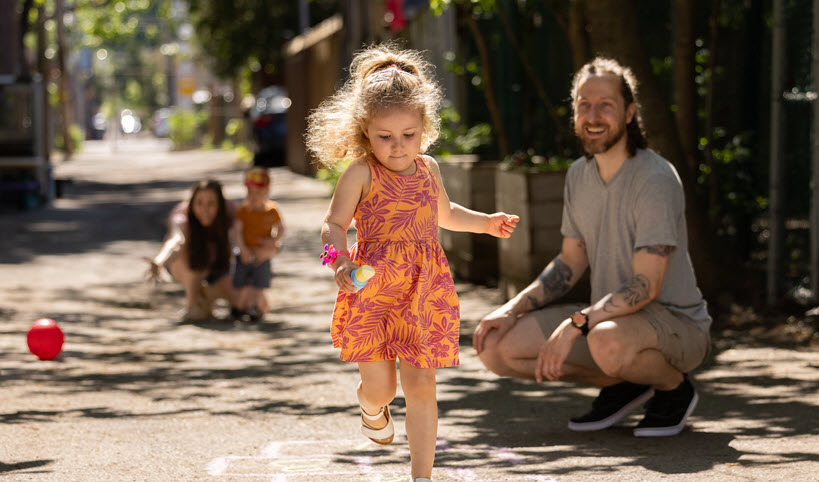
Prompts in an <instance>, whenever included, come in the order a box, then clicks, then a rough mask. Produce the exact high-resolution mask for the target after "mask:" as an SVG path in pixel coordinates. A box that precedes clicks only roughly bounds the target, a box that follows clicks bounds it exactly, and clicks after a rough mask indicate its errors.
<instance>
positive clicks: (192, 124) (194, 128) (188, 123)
mask: <svg viewBox="0 0 819 482" xmlns="http://www.w3.org/2000/svg"><path fill="white" fill-rule="evenodd" d="M206 115H207V114H205V113H199V112H194V111H190V110H176V111H174V112H173V113H172V114H171V115H170V117H168V127H169V132H168V137H170V139H171V141H172V142H173V145H174V147H175V148H177V149H184V148H190V147H193V146H195V145H196V142H197V137H198V134H199V131H200V126H201V125H202V123H203V122H204V121H205V118H206Z"/></svg>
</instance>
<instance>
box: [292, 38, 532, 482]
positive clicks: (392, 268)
mask: <svg viewBox="0 0 819 482" xmlns="http://www.w3.org/2000/svg"><path fill="white" fill-rule="evenodd" d="M427 70H428V64H427V63H426V62H425V61H424V60H423V58H422V57H421V56H420V54H419V53H418V52H415V51H410V50H399V49H397V48H395V47H394V46H393V45H380V46H373V47H370V48H368V49H366V50H364V51H362V52H359V53H358V54H357V55H356V56H355V58H354V59H353V62H352V65H351V66H350V77H351V78H350V80H349V81H348V82H347V83H346V84H345V86H344V87H342V88H341V89H340V90H339V91H338V92H337V93H336V94H335V95H334V96H333V97H331V98H330V99H328V100H327V101H325V102H324V103H323V104H321V105H320V106H319V108H318V109H317V110H316V111H315V112H313V113H312V114H311V115H310V117H309V119H308V132H307V144H308V146H309V148H310V149H311V151H312V152H313V153H314V154H315V155H316V157H317V159H318V161H319V162H320V163H322V164H323V165H325V166H331V165H333V164H334V162H336V161H337V160H339V159H352V161H351V163H350V165H349V166H348V167H347V168H346V169H345V170H344V172H343V173H342V175H341V177H340V178H339V180H338V184H337V185H336V190H335V193H334V195H333V199H332V201H331V202H330V207H329V209H328V210H327V215H326V218H325V220H324V224H323V226H322V232H321V238H322V241H323V242H324V243H326V244H328V245H332V246H333V247H334V248H335V249H336V250H337V251H338V253H339V254H338V257H337V258H336V259H335V260H332V259H330V260H329V261H330V262H329V263H328V264H329V266H330V267H331V268H332V269H333V271H334V272H335V280H336V284H337V285H338V287H339V290H340V291H339V294H338V298H337V300H336V306H335V311H334V313H333V323H332V329H331V332H332V337H333V345H334V346H335V347H337V348H341V359H342V360H344V361H348V362H355V363H358V367H359V372H360V374H361V382H360V383H359V384H358V389H357V395H358V401H359V403H360V405H361V415H362V420H361V429H362V431H363V432H364V434H365V435H366V436H367V437H368V438H370V439H371V440H373V441H374V442H376V443H379V444H389V443H391V442H392V439H393V434H394V430H393V423H392V418H391V415H390V411H389V408H388V405H389V403H390V402H391V401H392V400H393V398H394V397H395V393H396V370H395V366H396V361H395V360H396V358H398V359H400V360H401V362H400V377H401V386H402V388H403V391H404V397H405V399H406V404H407V414H406V424H405V425H406V429H407V439H408V441H409V447H410V459H411V463H412V477H413V480H428V479H429V478H430V476H431V474H432V465H433V460H434V458H435V442H436V437H437V431H438V406H437V401H436V393H435V369H436V368H444V367H451V366H456V365H458V363H459V361H458V324H459V307H458V298H457V296H456V294H455V289H454V286H453V284H452V277H451V276H450V271H449V264H448V263H447V260H446V257H445V256H444V253H443V250H442V249H441V246H440V245H439V244H438V226H441V227H443V228H446V229H451V230H456V231H470V232H474V233H489V234H491V235H493V236H498V237H508V236H509V235H510V234H511V233H512V231H513V230H514V229H515V226H516V224H517V221H518V217H517V216H511V215H508V214H504V213H495V214H483V213H478V212H475V211H470V210H468V209H466V208H464V207H462V206H459V205H457V204H455V203H451V202H450V201H449V198H448V197H447V194H446V191H445V190H444V187H443V184H442V183H441V175H440V171H439V169H438V164H437V163H436V162H435V160H434V159H432V158H431V157H429V156H425V155H423V154H422V153H423V152H424V151H425V150H426V149H427V148H428V147H429V146H430V145H431V144H432V143H433V142H435V140H436V139H437V138H438V130H439V121H440V119H439V115H438V106H439V103H440V99H441V92H440V89H439V87H438V86H437V85H436V84H435V82H434V81H433V80H432V79H431V78H430V77H428V75H427V73H426V72H427ZM353 219H355V226H356V230H357V233H356V240H357V242H356V244H355V245H353V246H352V247H351V248H350V252H347V229H348V228H349V226H350V223H351V221H352V220H353ZM364 264H368V265H370V266H372V267H373V268H375V272H376V274H375V276H374V277H373V278H372V279H371V280H370V281H369V283H368V284H367V285H366V286H365V287H364V288H363V289H361V290H360V291H358V292H356V291H355V288H354V286H353V282H352V280H351V279H350V273H351V272H352V270H353V269H355V268H356V267H357V266H358V265H364Z"/></svg>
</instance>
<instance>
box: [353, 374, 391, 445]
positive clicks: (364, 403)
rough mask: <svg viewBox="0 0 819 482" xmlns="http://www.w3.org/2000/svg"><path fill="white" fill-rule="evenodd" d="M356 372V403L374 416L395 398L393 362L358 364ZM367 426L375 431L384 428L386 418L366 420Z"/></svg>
mask: <svg viewBox="0 0 819 482" xmlns="http://www.w3.org/2000/svg"><path fill="white" fill-rule="evenodd" d="M358 371H359V373H360V374H361V383H359V384H358V390H357V391H356V394H357V395H358V403H359V404H360V405H361V408H362V409H363V410H364V411H365V412H367V413H369V414H371V415H375V414H377V413H378V411H379V410H380V409H381V407H383V406H385V405H389V404H390V402H392V400H393V398H395V388H396V383H397V380H396V376H395V360H381V361H376V362H363V363H359V364H358ZM367 425H369V426H370V427H372V428H374V429H376V430H377V429H380V428H384V427H385V426H386V425H387V418H386V417H384V416H382V417H381V418H380V419H379V420H372V421H369V420H368V421H367Z"/></svg>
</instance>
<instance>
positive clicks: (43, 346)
mask: <svg viewBox="0 0 819 482" xmlns="http://www.w3.org/2000/svg"><path fill="white" fill-rule="evenodd" d="M64 340H65V336H64V335H63V330H61V329H60V327H59V326H57V322H55V321H54V320H51V319H48V318H41V319H39V320H37V321H35V322H34V324H33V325H31V329H29V330H28V336H26V341H27V342H28V350H29V351H30V352H31V353H32V354H34V355H36V356H37V358H39V359H40V360H53V359H55V358H57V355H59V354H60V352H61V351H62V350H63V341H64Z"/></svg>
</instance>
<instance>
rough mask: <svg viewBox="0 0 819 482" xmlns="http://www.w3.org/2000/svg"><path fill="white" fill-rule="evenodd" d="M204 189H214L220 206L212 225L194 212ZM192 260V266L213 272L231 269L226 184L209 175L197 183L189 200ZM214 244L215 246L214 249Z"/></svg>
mask: <svg viewBox="0 0 819 482" xmlns="http://www.w3.org/2000/svg"><path fill="white" fill-rule="evenodd" d="M200 191H213V192H214V193H215V194H216V201H217V203H218V206H219V210H218V211H217V213H216V218H215V219H214V220H213V224H211V225H210V226H207V227H205V226H202V223H200V222H199V219H197V217H196V215H195V214H193V200H194V198H195V197H196V195H197V194H198V193H199V192H200ZM187 214H188V226H189V229H190V236H189V239H188V256H189V258H188V263H190V267H191V269H192V270H197V271H198V270H204V269H208V270H210V271H211V272H213V273H227V272H228V270H229V268H230V242H229V241H228V230H229V229H230V219H229V218H228V212H227V203H226V202H225V197H224V196H223V195H222V185H221V184H220V183H219V181H215V180H213V179H205V180H202V181H199V182H197V183H195V184H194V185H193V188H192V190H191V197H190V201H188V213H187ZM211 246H213V247H214V248H215V249H214V251H213V252H211V249H212V248H211Z"/></svg>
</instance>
